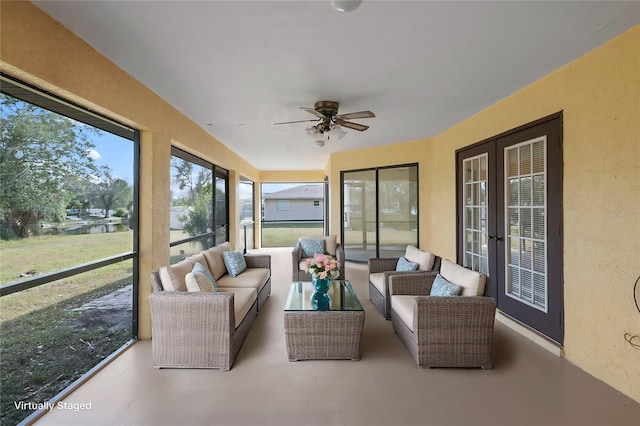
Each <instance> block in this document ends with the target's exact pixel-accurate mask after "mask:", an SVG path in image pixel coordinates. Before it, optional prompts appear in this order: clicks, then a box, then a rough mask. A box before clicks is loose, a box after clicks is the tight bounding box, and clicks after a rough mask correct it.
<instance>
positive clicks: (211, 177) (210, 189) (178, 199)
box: [169, 147, 229, 264]
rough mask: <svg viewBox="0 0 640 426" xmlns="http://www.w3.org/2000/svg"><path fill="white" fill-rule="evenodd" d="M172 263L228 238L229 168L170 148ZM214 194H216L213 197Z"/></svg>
mask: <svg viewBox="0 0 640 426" xmlns="http://www.w3.org/2000/svg"><path fill="white" fill-rule="evenodd" d="M171 154H172V156H171V206H170V207H169V215H170V216H169V227H170V235H171V236H170V240H171V243H170V245H171V250H170V256H171V258H170V263H172V264H173V263H176V262H179V261H180V260H182V259H184V258H185V257H188V256H191V255H192V254H195V253H198V252H200V251H202V250H204V249H207V248H209V247H212V246H213V245H215V244H219V243H221V242H224V241H227V240H228V236H227V232H228V231H227V227H228V223H229V221H228V209H227V193H228V191H227V189H228V179H227V171H226V170H224V169H222V168H220V167H217V166H215V165H214V164H211V163H209V162H207V161H205V160H203V159H201V158H198V157H196V156H194V155H192V154H189V153H187V152H185V151H182V150H180V149H178V148H175V147H172V149H171ZM214 194H215V196H214Z"/></svg>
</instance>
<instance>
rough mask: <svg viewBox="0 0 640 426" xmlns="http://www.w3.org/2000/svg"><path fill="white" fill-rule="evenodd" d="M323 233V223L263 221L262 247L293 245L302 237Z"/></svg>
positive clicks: (311, 236) (319, 235)
mask: <svg viewBox="0 0 640 426" xmlns="http://www.w3.org/2000/svg"><path fill="white" fill-rule="evenodd" d="M322 235H323V225H322V223H318V224H309V223H300V224H296V223H287V224H282V223H273V224H269V223H263V224H262V247H293V246H294V245H296V242H297V241H298V239H299V238H300V237H304V238H315V237H322Z"/></svg>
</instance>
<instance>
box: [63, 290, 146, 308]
mask: <svg viewBox="0 0 640 426" xmlns="http://www.w3.org/2000/svg"><path fill="white" fill-rule="evenodd" d="M132 293H133V285H132V284H129V285H128V286H125V287H122V288H120V289H118V290H116V291H114V292H112V293H109V294H105V295H104V296H102V297H99V298H97V299H94V300H92V301H91V302H87V303H85V304H84V305H82V306H80V307H79V308H75V309H74V311H88V310H91V309H98V310H103V311H106V310H119V311H120V310H126V311H130V310H132V309H133V294H132Z"/></svg>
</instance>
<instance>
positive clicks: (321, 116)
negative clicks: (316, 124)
mask: <svg viewBox="0 0 640 426" xmlns="http://www.w3.org/2000/svg"><path fill="white" fill-rule="evenodd" d="M300 109H303V110H305V111H307V112H310V113H311V114H313V115H315V116H316V117H318V118H324V114H322V113H321V112H318V111H316V110H315V109H313V108H309V107H300Z"/></svg>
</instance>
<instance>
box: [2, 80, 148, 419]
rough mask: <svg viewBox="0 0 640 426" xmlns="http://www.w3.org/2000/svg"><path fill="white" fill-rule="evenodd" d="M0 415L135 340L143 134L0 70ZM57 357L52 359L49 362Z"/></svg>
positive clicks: (51, 393)
mask: <svg viewBox="0 0 640 426" xmlns="http://www.w3.org/2000/svg"><path fill="white" fill-rule="evenodd" d="M1 80H2V81H1V83H2V84H1V86H0V87H1V92H2V93H1V94H0V106H1V125H0V128H1V129H2V130H1V139H0V162H1V166H0V214H1V216H2V220H1V221H0V249H1V251H2V255H1V256H0V284H1V286H0V296H1V297H0V327H1V328H2V333H1V334H0V358H1V359H2V364H1V366H0V368H1V371H0V374H1V375H2V393H3V398H2V407H1V412H2V418H1V419H0V423H7V424H16V423H18V422H20V421H22V420H23V419H24V418H26V417H27V416H29V415H30V414H31V413H32V410H31V409H18V408H17V407H16V406H15V405H14V404H13V401H32V400H33V398H34V396H35V395H37V400H38V401H41V402H45V401H48V400H50V399H51V398H54V397H55V396H56V395H58V397H59V398H60V397H62V395H64V393H65V391H64V389H65V388H67V387H68V386H69V385H71V384H73V383H74V382H75V381H78V380H79V381H82V380H84V379H86V376H85V373H87V372H88V371H89V370H91V369H93V368H95V367H96V366H98V365H99V364H100V363H101V362H102V361H103V360H104V359H105V358H107V357H109V356H111V354H112V353H114V352H116V351H118V350H121V348H122V347H124V345H126V344H127V343H128V342H130V340H131V339H133V338H135V337H137V326H136V324H137V300H136V298H135V297H134V294H136V293H137V260H138V247H137V241H138V240H137V220H136V216H137V215H136V212H137V200H138V195H137V185H138V182H137V176H138V170H137V164H138V161H137V158H138V151H139V150H138V133H137V132H136V131H135V130H133V129H130V128H128V127H126V126H123V125H120V124H118V123H116V122H114V121H111V120H109V119H107V118H104V117H101V116H99V115H97V114H94V113H92V112H90V111H87V110H84V109H82V108H80V107H78V106H76V105H73V104H72V103H70V102H66V101H65V100H63V99H59V98H57V97H55V96H53V95H51V94H48V93H45V92H42V91H40V90H38V89H37V88H34V87H31V86H29V85H27V84H24V83H22V82H19V81H16V80H13V79H11V78H9V77H7V76H4V75H3V76H2V77H1ZM52 360H54V361H55V362H53V361H52Z"/></svg>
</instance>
